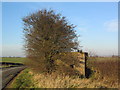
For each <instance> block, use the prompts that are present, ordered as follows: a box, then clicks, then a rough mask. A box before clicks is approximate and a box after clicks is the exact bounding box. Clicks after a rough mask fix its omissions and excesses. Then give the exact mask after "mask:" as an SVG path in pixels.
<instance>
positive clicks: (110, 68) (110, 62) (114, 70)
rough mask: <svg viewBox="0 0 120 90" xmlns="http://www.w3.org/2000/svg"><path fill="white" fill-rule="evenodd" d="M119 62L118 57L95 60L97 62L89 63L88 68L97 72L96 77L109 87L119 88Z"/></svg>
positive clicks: (91, 61)
mask: <svg viewBox="0 0 120 90" xmlns="http://www.w3.org/2000/svg"><path fill="white" fill-rule="evenodd" d="M118 62H120V61H119V60H118V58H117V57H104V58H95V60H90V61H88V66H89V68H91V69H92V70H93V71H95V75H96V77H94V78H95V79H98V80H99V81H102V82H103V83H105V84H106V85H108V87H118V71H119V70H120V68H118Z"/></svg>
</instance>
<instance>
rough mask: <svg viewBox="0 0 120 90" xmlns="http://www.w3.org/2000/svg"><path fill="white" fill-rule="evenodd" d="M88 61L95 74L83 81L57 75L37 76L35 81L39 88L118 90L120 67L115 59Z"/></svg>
mask: <svg viewBox="0 0 120 90" xmlns="http://www.w3.org/2000/svg"><path fill="white" fill-rule="evenodd" d="M106 59H107V58H104V60H103V58H102V60H100V58H99V60H92V61H88V63H89V68H91V69H93V70H94V71H96V72H94V74H93V75H92V76H91V77H90V78H88V79H87V78H84V79H81V78H79V77H70V76H67V75H58V74H56V73H52V74H51V75H49V74H46V75H44V74H35V75H34V76H33V79H34V80H35V82H36V83H35V84H36V85H37V87H38V88H118V77H117V76H118V67H117V65H118V64H117V60H116V59H115V58H113V59H112V58H111V59H110V58H109V59H110V60H106Z"/></svg>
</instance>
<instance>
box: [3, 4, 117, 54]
mask: <svg viewBox="0 0 120 90" xmlns="http://www.w3.org/2000/svg"><path fill="white" fill-rule="evenodd" d="M44 8H47V9H49V8H51V9H53V10H55V11H56V13H61V14H62V16H66V18H67V20H68V21H69V22H70V23H72V24H74V25H77V27H76V28H75V29H76V33H77V34H78V35H80V37H79V40H80V45H81V46H83V47H82V49H83V51H88V52H90V53H92V54H97V55H102V56H107V55H113V54H117V53H118V30H117V28H118V24H117V22H118V21H117V19H118V3H117V2H103V3H100V2H96V3H95V2H75V3H73V2H71V3H70V2H63V3H62V2H61V3H60V2H58V3H55V2H49V3H48V2H45V3H44V2H36V3H33V2H31V3H29V2H26V3H25V2H24V3H22V2H16V3H13V2H11V3H10V2H9V3H5V2H4V3H2V38H3V39H2V40H3V56H24V55H25V53H24V48H23V44H24V41H23V32H22V31H23V22H22V18H23V17H24V16H27V15H29V14H30V13H32V12H35V11H37V10H39V9H44Z"/></svg>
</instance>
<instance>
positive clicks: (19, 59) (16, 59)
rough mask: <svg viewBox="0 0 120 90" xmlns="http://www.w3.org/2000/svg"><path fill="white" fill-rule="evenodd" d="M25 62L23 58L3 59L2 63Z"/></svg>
mask: <svg viewBox="0 0 120 90" xmlns="http://www.w3.org/2000/svg"><path fill="white" fill-rule="evenodd" d="M25 60H26V58H25V57H3V58H2V62H11V63H22V64H23V63H24V62H25Z"/></svg>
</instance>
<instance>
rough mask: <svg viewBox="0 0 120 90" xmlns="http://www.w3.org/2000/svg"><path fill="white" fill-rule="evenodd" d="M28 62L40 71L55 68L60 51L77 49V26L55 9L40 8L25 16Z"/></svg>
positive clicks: (49, 70) (50, 70)
mask: <svg viewBox="0 0 120 90" xmlns="http://www.w3.org/2000/svg"><path fill="white" fill-rule="evenodd" d="M23 22H24V36H25V50H26V56H27V57H28V58H29V60H30V61H29V62H28V63H27V64H28V65H29V66H31V67H36V69H38V70H39V71H43V72H48V73H49V72H52V71H54V70H55V60H57V59H58V58H60V53H63V52H71V51H72V50H74V49H77V47H78V43H77V35H76V34H75V30H74V28H75V26H74V25H73V24H69V22H68V21H67V20H66V18H65V17H62V16H61V14H56V13H55V12H54V11H53V10H46V9H43V10H39V11H38V12H35V13H33V14H30V15H29V16H26V17H24V18H23Z"/></svg>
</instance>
